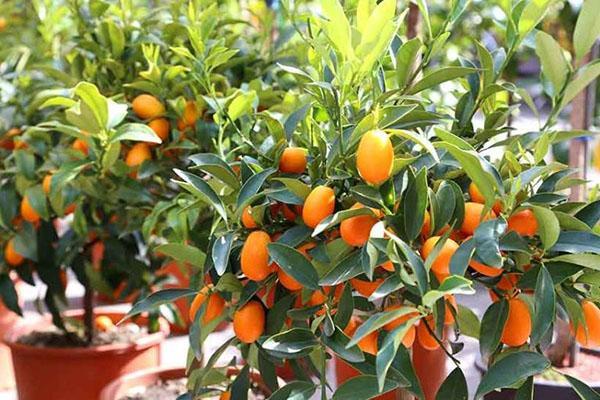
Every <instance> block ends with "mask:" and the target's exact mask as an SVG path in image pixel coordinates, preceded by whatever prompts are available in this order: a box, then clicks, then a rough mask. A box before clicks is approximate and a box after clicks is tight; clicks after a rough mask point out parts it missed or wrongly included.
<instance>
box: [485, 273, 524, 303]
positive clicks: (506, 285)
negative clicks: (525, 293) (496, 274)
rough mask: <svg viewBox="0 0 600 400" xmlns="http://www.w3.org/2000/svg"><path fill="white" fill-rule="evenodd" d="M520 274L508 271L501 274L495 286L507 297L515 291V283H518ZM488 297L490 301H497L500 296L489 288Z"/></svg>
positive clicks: (511, 295)
mask: <svg viewBox="0 0 600 400" xmlns="http://www.w3.org/2000/svg"><path fill="white" fill-rule="evenodd" d="M519 278H520V275H519V274H517V273H509V274H504V275H502V278H500V281H499V282H498V283H497V284H496V288H498V289H499V290H501V291H503V292H505V293H506V297H507V298H511V297H513V296H514V294H515V293H516V291H517V284H518V283H519ZM489 293H490V298H491V299H492V301H494V302H495V301H498V300H499V299H500V298H499V297H498V295H497V294H496V293H495V292H494V291H493V290H491V289H490V290H489Z"/></svg>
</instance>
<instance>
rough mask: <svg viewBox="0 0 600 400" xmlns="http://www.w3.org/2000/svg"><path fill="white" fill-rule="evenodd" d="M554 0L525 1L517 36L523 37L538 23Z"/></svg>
mask: <svg viewBox="0 0 600 400" xmlns="http://www.w3.org/2000/svg"><path fill="white" fill-rule="evenodd" d="M554 2H555V0H531V1H529V2H528V3H527V5H526V6H525V8H524V9H523V12H522V13H521V18H520V19H519V36H520V37H521V38H524V37H525V36H527V34H529V32H531V31H532V29H533V28H535V26H536V25H537V24H539V23H540V21H541V20H542V18H544V16H545V15H546V12H547V11H548V9H549V8H550V5H551V4H552V3H554Z"/></svg>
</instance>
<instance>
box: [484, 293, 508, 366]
mask: <svg viewBox="0 0 600 400" xmlns="http://www.w3.org/2000/svg"><path fill="white" fill-rule="evenodd" d="M506 318H508V302H507V301H506V300H504V299H503V300H501V301H497V302H495V303H492V305H491V306H490V307H488V309H487V310H486V311H485V314H483V318H482V319H481V328H480V331H479V350H480V352H481V355H482V356H483V357H484V358H486V357H487V356H489V355H490V354H492V353H493V352H494V351H495V350H496V348H497V347H498V345H499V344H500V338H501V337H502V331H503V330H504V324H505V323H506Z"/></svg>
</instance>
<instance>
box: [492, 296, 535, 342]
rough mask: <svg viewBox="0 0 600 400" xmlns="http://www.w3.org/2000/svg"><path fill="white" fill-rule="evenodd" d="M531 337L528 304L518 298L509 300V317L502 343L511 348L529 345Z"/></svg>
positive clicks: (503, 331) (503, 332)
mask: <svg viewBox="0 0 600 400" xmlns="http://www.w3.org/2000/svg"><path fill="white" fill-rule="evenodd" d="M529 335H531V314H530V313H529V307H528V306H527V303H525V302H524V301H523V300H521V299H518V298H512V299H509V300H508V317H507V318H506V323H505V325H504V329H503V330H502V338H501V339H500V341H501V342H502V343H504V344H505V345H507V346H509V347H519V346H522V345H524V344H525V343H527V339H528V338H529Z"/></svg>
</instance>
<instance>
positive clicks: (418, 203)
mask: <svg viewBox="0 0 600 400" xmlns="http://www.w3.org/2000/svg"><path fill="white" fill-rule="evenodd" d="M427 191H428V186H427V169H426V168H422V169H421V170H420V171H419V172H418V173H417V175H416V176H415V177H414V178H413V177H412V174H409V183H408V188H407V189H406V192H405V193H404V197H403V198H402V208H403V210H404V230H405V232H406V236H407V237H408V238H409V239H415V238H416V237H417V236H419V234H420V233H421V228H422V227H423V219H424V216H425V209H426V208H427V200H428V197H427Z"/></svg>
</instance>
